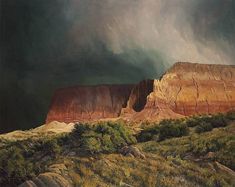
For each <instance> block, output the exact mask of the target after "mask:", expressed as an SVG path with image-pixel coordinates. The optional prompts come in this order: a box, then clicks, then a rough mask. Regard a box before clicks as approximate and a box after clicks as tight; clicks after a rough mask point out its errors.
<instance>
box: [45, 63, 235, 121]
mask: <svg viewBox="0 0 235 187" xmlns="http://www.w3.org/2000/svg"><path fill="white" fill-rule="evenodd" d="M230 110H235V66H231V65H215V64H213V65H209V64H196V63H187V62H178V63H176V64H175V65H173V66H172V67H171V68H170V69H169V70H168V71H167V72H166V73H165V74H164V75H163V76H162V78H161V79H160V80H157V79H155V80H145V81H141V82H140V83H139V84H137V85H116V86H115V85H103V86H78V87H72V88H64V89H59V90H58V91H56V93H55V95H54V97H53V100H52V104H51V107H50V111H49V113H48V116H47V122H50V121H53V120H56V121H63V122H74V121H94V120H99V119H106V118H117V117H121V118H123V119H125V120H129V121H158V120H161V119H165V118H179V117H183V116H189V115H194V114H213V113H218V112H227V111H230Z"/></svg>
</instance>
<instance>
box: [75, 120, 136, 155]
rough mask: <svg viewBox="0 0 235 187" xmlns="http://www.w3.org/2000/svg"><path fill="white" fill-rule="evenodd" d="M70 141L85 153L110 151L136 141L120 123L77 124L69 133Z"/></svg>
mask: <svg viewBox="0 0 235 187" xmlns="http://www.w3.org/2000/svg"><path fill="white" fill-rule="evenodd" d="M71 138H72V143H73V145H76V146H77V147H79V148H81V149H82V150H83V151H84V152H86V153H91V154H94V153H101V152H102V153H111V152H115V151H117V150H118V149H119V148H121V147H123V146H125V145H129V144H134V143H136V142H137V141H136V138H135V137H134V136H133V135H132V133H131V132H130V131H129V130H128V129H127V128H126V127H125V126H124V125H122V124H120V123H110V122H106V123H104V122H103V123H100V124H97V125H89V124H77V125H76V126H75V129H74V131H73V132H72V133H71Z"/></svg>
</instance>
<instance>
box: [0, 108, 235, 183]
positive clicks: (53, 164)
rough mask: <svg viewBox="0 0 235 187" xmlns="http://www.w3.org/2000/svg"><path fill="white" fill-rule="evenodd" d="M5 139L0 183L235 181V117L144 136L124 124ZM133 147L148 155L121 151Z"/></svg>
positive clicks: (168, 125) (157, 127) (171, 126)
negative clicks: (125, 153)
mask: <svg viewBox="0 0 235 187" xmlns="http://www.w3.org/2000/svg"><path fill="white" fill-rule="evenodd" d="M0 140H1V149H0V186H16V185H19V184H22V183H23V182H24V181H26V180H28V181H27V183H24V185H23V186H27V184H29V183H30V182H33V183H34V184H36V185H38V184H39V183H43V184H45V185H47V186H51V185H55V186H56V185H57V186H59V184H60V185H62V186H66V185H67V186H129V187H130V186H141V187H142V186H234V185H233V184H235V172H234V170H235V160H234V158H235V115H234V113H228V114H226V115H222V114H218V115H214V116H194V117H190V118H187V119H181V120H164V121H162V122H160V123H158V124H148V126H146V127H144V129H143V130H142V131H141V132H139V133H138V134H133V133H132V131H131V130H130V129H128V128H127V127H126V126H125V124H120V123H115V122H112V123H110V122H105V123H104V122H103V123H101V124H97V125H89V124H80V125H77V126H76V127H75V129H74V130H73V131H72V132H71V133H66V134H60V135H54V136H45V137H42V138H38V139H31V138H30V139H26V140H21V141H14V142H11V141H10V140H9V139H8V140H6V139H4V140H3V139H0ZM130 145H132V146H134V147H135V148H136V149H138V150H140V152H141V154H143V155H144V157H138V156H136V155H135V154H127V155H124V154H123V152H122V154H121V151H120V150H122V148H123V147H125V146H129V147H130ZM31 180H32V181H31ZM38 186H39V185H38Z"/></svg>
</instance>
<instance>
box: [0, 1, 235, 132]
mask: <svg viewBox="0 0 235 187" xmlns="http://www.w3.org/2000/svg"><path fill="white" fill-rule="evenodd" d="M0 8H1V10H0V13H1V15H0V16H1V17H0V18H1V20H0V26H1V28H0V32H1V33H0V34H1V43H0V47H1V51H0V55H1V64H0V73H1V80H0V83H1V85H0V91H1V92H0V107H1V108H0V109H1V111H0V112H1V113H0V119H1V120H0V131H8V130H11V129H17V128H29V127H33V126H35V125H38V124H41V123H43V121H44V119H45V115H46V112H47V109H48V105H49V103H50V98H51V96H52V94H53V91H54V90H55V89H56V88H58V87H64V86H70V85H76V84H99V83H134V82H138V81H140V80H142V79H145V78H154V77H156V78H157V77H159V76H160V75H161V73H163V72H164V70H165V69H166V68H167V67H169V66H170V65H171V64H173V63H174V62H175V61H192V62H201V63H224V64H234V59H235V57H234V52H233V51H234V48H235V44H234V41H235V37H234V31H235V23H234V20H235V1H232V0H174V1H172V0H99V1H95V0H30V1H28V0H10V1H9V0H0Z"/></svg>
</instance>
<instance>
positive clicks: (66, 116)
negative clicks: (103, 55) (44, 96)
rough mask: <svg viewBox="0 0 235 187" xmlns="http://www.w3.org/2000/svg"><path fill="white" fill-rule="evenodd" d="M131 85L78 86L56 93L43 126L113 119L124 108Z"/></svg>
mask: <svg viewBox="0 0 235 187" xmlns="http://www.w3.org/2000/svg"><path fill="white" fill-rule="evenodd" d="M133 86H134V85H102V86H77V87H70V88H64V89H59V90H57V91H56V92H55V94H54V96H53V100H52V103H51V107H50V110H49V113H48V115H47V120H46V122H47V123H48V122H51V121H60V122H75V121H93V120H99V119H104V118H115V117H118V116H119V115H120V112H121V109H122V108H124V107H126V104H127V100H128V99H129V95H130V93H131V90H132V88H133Z"/></svg>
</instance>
